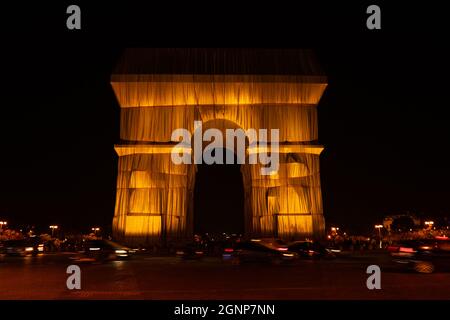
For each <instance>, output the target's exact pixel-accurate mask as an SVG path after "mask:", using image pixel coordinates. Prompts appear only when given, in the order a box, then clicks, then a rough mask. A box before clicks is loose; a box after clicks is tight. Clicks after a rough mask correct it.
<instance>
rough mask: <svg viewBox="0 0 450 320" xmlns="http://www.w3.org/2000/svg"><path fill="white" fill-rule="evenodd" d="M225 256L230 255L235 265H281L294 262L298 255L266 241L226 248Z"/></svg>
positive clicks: (246, 242) (247, 242)
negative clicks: (264, 263)
mask: <svg viewBox="0 0 450 320" xmlns="http://www.w3.org/2000/svg"><path fill="white" fill-rule="evenodd" d="M224 254H227V255H229V260H231V261H232V262H233V264H241V263H245V262H268V263H272V264H281V263H285V262H292V261H294V260H295V259H297V258H298V254H297V253H295V252H291V251H288V250H287V247H285V246H284V245H280V246H277V245H273V244H271V243H267V242H265V241H254V240H251V241H244V242H240V243H237V244H236V246H235V248H228V250H227V248H225V250H224Z"/></svg>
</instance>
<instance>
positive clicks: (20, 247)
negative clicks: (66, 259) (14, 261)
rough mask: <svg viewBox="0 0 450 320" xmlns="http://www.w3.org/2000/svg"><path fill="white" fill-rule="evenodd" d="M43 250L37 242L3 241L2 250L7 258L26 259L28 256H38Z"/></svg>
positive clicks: (26, 240) (25, 240)
mask: <svg viewBox="0 0 450 320" xmlns="http://www.w3.org/2000/svg"><path fill="white" fill-rule="evenodd" d="M42 248H43V247H42V246H40V243H39V242H37V241H32V240H28V239H20V240H6V241H3V249H2V250H3V253H4V254H6V255H7V256H20V257H25V256H27V255H32V256H36V255H37V254H38V253H39V252H42Z"/></svg>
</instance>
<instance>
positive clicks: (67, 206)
mask: <svg viewBox="0 0 450 320" xmlns="http://www.w3.org/2000/svg"><path fill="white" fill-rule="evenodd" d="M68 4H71V3H68ZM68 4H67V5H68ZM67 5H66V4H58V5H57V6H50V5H46V6H47V7H45V8H44V7H42V4H36V5H34V6H33V7H28V9H29V10H22V9H21V8H19V7H17V8H11V9H8V10H6V11H5V12H7V13H8V14H7V15H8V18H6V20H5V19H3V20H2V22H1V23H2V25H1V26H2V28H1V35H2V39H3V40H2V49H1V51H2V77H3V81H2V86H1V88H2V90H1V92H2V103H1V125H0V134H1V142H2V148H1V156H0V219H6V220H8V221H9V222H10V224H11V225H14V224H16V225H17V224H27V223H31V224H36V225H41V226H47V225H48V224H53V223H56V224H60V225H62V226H63V227H65V228H66V229H71V228H72V229H83V228H84V230H87V229H89V228H90V227H91V226H93V225H100V226H108V225H109V224H111V220H112V216H113V212H114V202H115V183H116V181H115V179H116V174H117V173H116V171H117V156H116V155H115V152H114V149H113V145H114V144H115V143H118V142H119V105H118V103H117V101H116V99H115V97H114V93H113V91H112V88H111V86H110V84H109V77H110V74H111V71H112V69H113V68H114V66H115V63H116V62H117V60H118V59H119V57H120V55H121V52H122V51H123V48H124V47H235V48H239V47H246V48H251V47H260V48H277V47H282V48H302V47H305V48H312V49H314V50H315V52H316V54H317V56H318V59H319V61H320V63H321V65H322V68H323V69H324V70H325V73H326V74H327V76H328V78H329V85H328V88H327V89H326V91H325V94H324V96H323V98H322V100H321V102H320V104H319V107H318V110H319V142H320V143H322V144H323V145H324V146H325V151H324V152H323V153H322V155H321V179H322V190H323V199H324V214H325V218H326V221H327V223H328V224H338V225H341V226H343V227H347V228H350V229H351V230H355V231H358V232H364V231H366V229H367V228H368V227H371V226H373V224H374V223H379V222H381V219H382V217H383V216H384V215H386V214H390V213H400V212H405V211H411V212H414V213H422V214H429V215H436V216H448V215H450V201H449V200H448V199H449V198H450V187H449V183H448V182H449V181H450V166H449V163H450V161H449V160H450V153H449V151H448V147H449V145H450V143H449V142H450V126H449V117H448V116H447V113H448V112H447V109H448V107H449V103H448V92H449V89H448V82H449V81H448V74H449V71H450V70H449V69H450V68H449V57H450V50H449V49H448V48H445V46H446V44H447V43H446V42H445V41H444V39H446V38H447V37H446V32H445V30H443V29H438V27H443V26H444V21H445V20H444V19H443V17H436V16H434V14H435V13H434V11H431V10H432V8H423V7H421V8H404V7H403V8H394V7H390V8H388V7H382V14H383V15H382V17H383V18H382V19H383V20H382V28H383V29H382V30H381V31H368V30H367V29H365V18H366V15H365V7H364V5H353V6H351V5H349V4H347V5H346V7H339V8H337V7H330V6H328V7H319V6H318V7H314V8H311V7H310V6H308V7H306V6H305V7H303V6H300V7H295V8H291V7H288V6H284V7H282V6H280V7H278V8H258V10H257V11H255V10H254V9H255V8H250V7H239V10H236V7H235V6H233V5H232V4H231V3H228V4H227V5H224V7H223V8H221V9H220V11H221V12H222V13H223V15H221V16H218V15H217V14H216V13H217V11H214V12H215V14H209V15H208V14H205V13H204V14H200V13H198V12H197V14H188V13H187V11H186V10H188V9H189V10H191V11H189V12H195V8H192V7H190V8H184V7H183V8H179V10H178V11H177V12H174V11H173V10H171V9H170V8H169V7H167V8H159V7H152V8H141V7H137V6H134V5H131V4H128V5H127V7H120V6H119V5H118V4H116V5H114V7H101V8H95V7H92V6H88V5H87V4H86V5H81V7H82V30H81V31H79V32H78V33H77V32H76V31H68V30H67V29H65V19H66V15H65V8H66V7H67ZM206 9H208V8H206ZM269 9H270V10H269ZM294 9H295V10H294ZM437 11H440V10H438V9H437ZM432 14H433V15H432ZM447 42H448V40H447ZM211 172H212V173H211V174H209V175H208V177H209V176H210V179H211V181H216V182H217V180H220V177H221V176H222V177H223V175H224V172H223V171H222V172H221V171H220V170H212V171H211ZM208 179H209V178H208ZM216 182H215V183H216ZM237 188H239V186H238V187H237ZM202 190H203V191H202V193H205V194H204V199H213V198H214V197H212V192H215V189H214V188H202ZM208 192H210V194H208ZM202 197H203V196H202ZM205 201H212V200H205ZM215 201H217V199H216V200H215ZM236 203H239V201H236ZM236 206H238V205H236ZM231 208H232V206H231ZM230 210H231V209H230ZM237 210H240V208H236V211H237Z"/></svg>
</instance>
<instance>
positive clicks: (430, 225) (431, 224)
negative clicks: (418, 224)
mask: <svg viewBox="0 0 450 320" xmlns="http://www.w3.org/2000/svg"><path fill="white" fill-rule="evenodd" d="M425 225H426V226H427V227H428V228H431V227H433V225H434V221H425Z"/></svg>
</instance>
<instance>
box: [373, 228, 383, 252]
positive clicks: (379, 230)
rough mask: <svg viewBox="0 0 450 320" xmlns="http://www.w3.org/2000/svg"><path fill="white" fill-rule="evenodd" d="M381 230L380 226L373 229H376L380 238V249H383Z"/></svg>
mask: <svg viewBox="0 0 450 320" xmlns="http://www.w3.org/2000/svg"><path fill="white" fill-rule="evenodd" d="M382 228H383V225H382V224H376V225H375V229H378V236H379V237H380V249H381V248H382V247H383V242H382V239H381V229H382Z"/></svg>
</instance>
